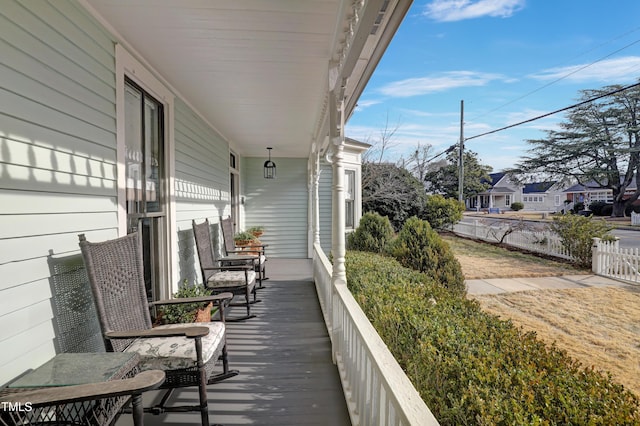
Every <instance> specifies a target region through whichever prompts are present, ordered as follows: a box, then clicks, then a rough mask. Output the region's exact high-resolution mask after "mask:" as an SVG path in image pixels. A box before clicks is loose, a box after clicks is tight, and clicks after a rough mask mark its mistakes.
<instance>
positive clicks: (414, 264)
mask: <svg viewBox="0 0 640 426" xmlns="http://www.w3.org/2000/svg"><path fill="white" fill-rule="evenodd" d="M390 253H391V255H392V256H393V257H395V258H396V259H397V260H398V261H399V262H400V263H401V264H402V265H403V266H405V267H407V268H411V269H415V270H416V271H420V272H424V273H426V274H427V275H428V276H430V277H432V278H433V279H434V280H435V281H436V282H438V283H440V284H441V285H442V286H443V287H445V288H447V289H449V290H451V291H453V292H455V293H457V294H459V295H462V294H464V293H465V287H464V276H463V275H462V268H461V267H460V263H459V262H458V260H457V259H456V258H455V256H454V254H453V252H452V251H451V249H450V248H449V245H448V244H447V243H446V242H445V241H443V240H442V238H440V236H439V235H438V233H437V232H436V231H434V230H433V229H431V226H430V225H429V222H427V221H425V220H420V219H418V218H417V217H415V216H414V217H411V218H409V219H408V220H407V221H406V222H405V223H404V226H403V227H402V229H401V230H400V233H399V234H398V237H397V238H396V239H395V240H394V241H393V243H392V244H391V245H390Z"/></svg>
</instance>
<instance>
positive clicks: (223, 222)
mask: <svg viewBox="0 0 640 426" xmlns="http://www.w3.org/2000/svg"><path fill="white" fill-rule="evenodd" d="M220 227H221V228H222V239H223V241H224V245H223V247H224V252H225V255H226V256H227V257H229V258H232V259H233V260H231V261H228V263H227V264H231V265H234V264H235V265H237V264H239V263H241V262H238V260H237V259H236V258H237V257H244V256H256V257H257V258H258V262H257V263H256V272H258V284H259V288H262V281H264V280H267V279H268V278H267V276H266V262H267V256H266V254H265V250H266V248H267V244H258V245H252V246H251V250H250V251H249V253H254V254H252V255H247V254H246V253H247V251H244V250H242V249H241V248H238V247H236V244H235V241H234V239H233V222H232V220H231V217H228V218H226V219H223V218H222V216H220ZM245 262H247V261H245Z"/></svg>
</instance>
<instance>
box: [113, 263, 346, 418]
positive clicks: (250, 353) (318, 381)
mask: <svg viewBox="0 0 640 426" xmlns="http://www.w3.org/2000/svg"><path fill="white" fill-rule="evenodd" d="M267 273H268V275H269V276H270V279H269V280H267V281H265V283H264V286H265V288H264V289H262V290H259V291H258V297H259V298H260V299H261V300H262V302H260V303H257V304H255V305H253V307H252V312H253V313H255V314H256V315H257V317H256V318H252V319H249V320H246V321H242V322H236V323H229V324H227V342H228V348H229V362H230V365H231V368H234V369H238V370H240V375H238V376H236V377H234V378H232V379H228V380H225V381H223V382H220V383H217V384H215V385H212V386H209V388H208V392H209V410H210V413H211V414H210V421H211V422H212V423H221V424H224V425H249V424H253V425H274V426H275V425H283V426H284V425H336V426H340V425H349V424H351V423H350V419H349V414H348V412H347V407H346V403H345V398H344V394H343V391H342V387H341V384H340V379H339V375H338V371H337V368H336V366H335V365H333V363H332V362H331V347H330V341H329V336H328V334H327V330H326V327H325V325H324V321H323V319H322V313H321V310H320V306H319V303H318V298H317V295H316V292H315V286H314V285H313V282H312V281H311V264H310V261H309V260H306V259H302V260H282V259H270V260H269V263H268V269H267ZM243 310H244V308H240V307H234V308H233V309H232V311H231V314H232V315H233V314H236V315H240V314H242V311H243ZM197 397H198V396H197V390H196V389H195V388H194V389H186V390H181V391H178V392H176V393H175V394H174V395H173V396H172V401H178V402H180V403H184V402H187V401H197ZM117 424H118V426H127V425H129V424H131V420H130V418H129V416H123V418H121V420H119V421H118V423H117ZM196 424H199V415H198V414H197V413H188V414H183V413H180V414H177V413H172V414H164V415H160V416H151V415H147V416H145V425H196Z"/></svg>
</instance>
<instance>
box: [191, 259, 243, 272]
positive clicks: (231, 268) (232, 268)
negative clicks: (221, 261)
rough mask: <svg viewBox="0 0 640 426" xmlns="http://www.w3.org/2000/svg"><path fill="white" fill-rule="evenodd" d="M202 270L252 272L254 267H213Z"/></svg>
mask: <svg viewBox="0 0 640 426" xmlns="http://www.w3.org/2000/svg"><path fill="white" fill-rule="evenodd" d="M236 260H237V259H236ZM251 260H253V259H251ZM202 269H204V270H205V271H244V270H247V271H251V270H252V269H253V265H234V266H212V267H210V268H202Z"/></svg>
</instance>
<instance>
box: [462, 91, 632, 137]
mask: <svg viewBox="0 0 640 426" xmlns="http://www.w3.org/2000/svg"><path fill="white" fill-rule="evenodd" d="M637 86H640V83H635V84H631V85H629V86H625V87H623V88H620V89H616V90H613V91H611V92H607V93H604V94H602V95H598V96H596V97H593V98H591V99H587V100H585V101H582V102H578V103H577V104H573V105H570V106H568V107H564V108H560V109H557V110H555V111H551V112H548V113H546V114H542V115H539V116H537V117H533V118H530V119H528V120H524V121H520V122H518V123H514V124H510V125H508V126H504V127H501V128H499V129H495V130H491V131H488V132H485V133H480V134H479V135H475V136H471V137H469V138H465V139H464V140H465V141H469V140H471V139H476V138H479V137H482V136H487V135H490V134H493V133H497V132H501V131H503V130H507V129H511V128H512V127H517V126H520V125H522V124H526V123H531V122H532V121H536V120H539V119H541V118H545V117H549V116H550V115H554V114H557V113H559V112H563V111H567V110H570V109H573V108H577V107H579V106H582V105H586V104H588V103H591V102H594V101H597V100H598V99H602V98H604V97H607V96H611V95H615V94H616V93H620V92H624V91H625V90H629V89H631V88H633V87H637Z"/></svg>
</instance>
